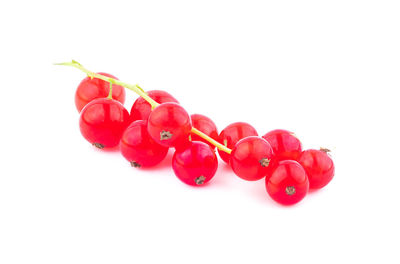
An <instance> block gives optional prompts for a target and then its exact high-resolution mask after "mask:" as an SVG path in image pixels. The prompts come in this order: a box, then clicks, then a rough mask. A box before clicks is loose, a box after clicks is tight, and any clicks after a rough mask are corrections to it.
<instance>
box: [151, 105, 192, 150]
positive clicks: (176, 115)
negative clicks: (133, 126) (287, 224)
mask: <svg viewBox="0 0 400 264" xmlns="http://www.w3.org/2000/svg"><path fill="white" fill-rule="evenodd" d="M191 129H192V123H191V120H190V116H189V114H188V113H187V112H186V110H185V109H184V108H183V107H182V106H180V105H179V104H177V103H163V104H160V105H159V106H157V107H156V108H154V110H153V111H152V112H151V114H150V116H149V120H148V123H147V131H148V132H149V134H150V136H151V137H152V138H153V139H154V141H155V142H157V143H158V144H160V145H163V146H166V147H177V146H179V145H180V144H183V143H186V142H187V141H188V140H189V134H190V130H191Z"/></svg>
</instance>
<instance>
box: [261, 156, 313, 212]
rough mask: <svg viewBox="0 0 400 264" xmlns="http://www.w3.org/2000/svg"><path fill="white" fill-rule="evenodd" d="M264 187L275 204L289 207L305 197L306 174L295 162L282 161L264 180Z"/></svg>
mask: <svg viewBox="0 0 400 264" xmlns="http://www.w3.org/2000/svg"><path fill="white" fill-rule="evenodd" d="M266 187H267V192H268V194H269V195H270V196H271V198H272V199H274V200H275V201H276V202H278V203H280V204H283V205H291V204H295V203H298V202H300V201H301V200H302V199H303V198H304V197H305V196H306V194H307V192H308V188H309V183H308V178H307V175H306V172H305V171H304V169H303V167H302V166H301V165H300V164H299V163H298V162H297V161H294V160H284V161H280V162H279V164H278V165H277V166H276V167H275V169H274V171H273V172H272V174H271V176H270V177H268V178H266Z"/></svg>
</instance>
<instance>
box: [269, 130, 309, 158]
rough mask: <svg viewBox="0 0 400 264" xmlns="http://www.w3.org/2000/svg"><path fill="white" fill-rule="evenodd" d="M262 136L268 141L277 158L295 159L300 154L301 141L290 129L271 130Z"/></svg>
mask: <svg viewBox="0 0 400 264" xmlns="http://www.w3.org/2000/svg"><path fill="white" fill-rule="evenodd" d="M263 138H264V139H265V140H267V141H268V142H269V144H270V145H271V147H272V149H273V150H274V153H275V155H276V158H277V159H278V160H297V158H298V157H299V156H300V154H301V151H302V150H301V142H300V140H299V139H298V138H297V137H296V136H295V135H294V133H292V132H290V131H287V130H283V129H276V130H272V131H270V132H268V133H267V134H265V135H264V136H263Z"/></svg>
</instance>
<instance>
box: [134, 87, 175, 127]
mask: <svg viewBox="0 0 400 264" xmlns="http://www.w3.org/2000/svg"><path fill="white" fill-rule="evenodd" d="M147 95H148V96H149V97H150V98H152V99H153V100H154V101H156V102H157V103H159V104H162V103H168V102H173V103H179V102H178V100H176V99H175V98H174V97H173V96H172V95H170V94H169V93H167V92H165V91H160V90H152V91H148V92H147ZM151 110H152V107H151V105H150V104H149V103H148V102H147V101H146V100H145V99H144V98H143V97H139V98H138V99H136V101H135V102H134V103H133V105H132V108H131V113H130V115H131V121H136V120H147V119H148V118H149V115H150V113H151Z"/></svg>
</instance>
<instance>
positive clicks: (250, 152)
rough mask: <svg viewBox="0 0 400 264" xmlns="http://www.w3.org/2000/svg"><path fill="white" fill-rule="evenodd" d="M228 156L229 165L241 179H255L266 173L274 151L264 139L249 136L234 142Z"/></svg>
mask: <svg viewBox="0 0 400 264" xmlns="http://www.w3.org/2000/svg"><path fill="white" fill-rule="evenodd" d="M230 158H231V160H230V165H231V167H232V169H233V172H234V173H235V174H236V175H237V176H239V177H240V178H242V179H243V180H247V181H257V180H260V179H262V178H263V177H264V176H265V175H266V174H267V172H268V169H269V164H270V163H271V162H272V160H273V159H274V152H273V150H272V148H271V146H270V145H269V143H268V142H267V141H266V140H265V139H263V138H261V137H257V136H250V137H246V138H243V139H241V140H239V141H238V142H237V143H236V145H235V147H234V148H233V149H232V153H231V155H230ZM263 161H264V162H263Z"/></svg>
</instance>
